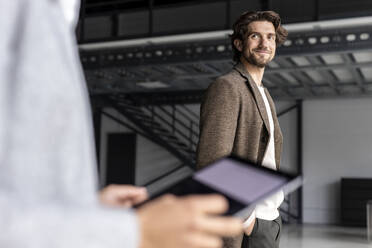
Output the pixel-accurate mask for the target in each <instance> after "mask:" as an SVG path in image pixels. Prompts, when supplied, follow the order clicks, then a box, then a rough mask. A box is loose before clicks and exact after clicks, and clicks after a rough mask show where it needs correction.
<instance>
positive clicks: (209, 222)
mask: <svg viewBox="0 0 372 248" xmlns="http://www.w3.org/2000/svg"><path fill="white" fill-rule="evenodd" d="M197 226H198V227H197V228H198V229H199V230H200V231H203V232H208V233H211V234H214V235H220V236H236V235H239V234H241V233H242V232H243V222H242V220H240V219H238V218H235V217H219V216H206V217H205V218H200V220H199V221H198V224H197Z"/></svg>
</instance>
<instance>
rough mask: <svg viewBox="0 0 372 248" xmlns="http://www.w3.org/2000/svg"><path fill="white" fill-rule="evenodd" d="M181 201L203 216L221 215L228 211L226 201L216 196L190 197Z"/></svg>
mask: <svg viewBox="0 0 372 248" xmlns="http://www.w3.org/2000/svg"><path fill="white" fill-rule="evenodd" d="M182 200H183V201H185V204H186V205H187V206H188V207H190V209H192V210H194V211H197V212H199V213H204V214H222V213H224V212H226V211H227V209H228V202H227V200H226V199H225V198H224V197H223V196H221V195H217V194H211V195H191V196H186V197H183V199H182Z"/></svg>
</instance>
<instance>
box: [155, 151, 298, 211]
mask: <svg viewBox="0 0 372 248" xmlns="http://www.w3.org/2000/svg"><path fill="white" fill-rule="evenodd" d="M301 184H302V177H301V176H300V175H291V174H289V173H284V172H280V171H275V170H271V169H268V168H266V167H263V166H260V165H256V164H254V163H250V162H248V161H245V160H242V159H239V158H236V157H232V156H229V157H225V158H222V159H219V160H217V161H215V162H214V163H212V164H210V165H208V166H206V167H204V168H203V169H201V170H199V171H196V172H194V173H193V174H192V175H191V176H189V177H187V178H185V179H183V180H181V181H180V182H177V183H176V184H173V185H171V186H169V187H168V188H166V189H164V190H162V191H161V192H159V193H157V194H156V195H153V196H151V199H153V198H156V197H158V196H160V195H163V194H167V193H169V194H174V195H177V196H184V195H189V194H210V193H217V194H222V195H223V196H225V197H226V198H227V200H228V201H229V209H228V211H227V213H226V215H234V216H239V217H242V218H248V217H249V216H250V214H251V212H252V211H253V210H254V208H255V206H256V204H257V203H259V202H260V201H262V200H264V199H265V198H267V197H269V196H271V195H273V194H275V193H276V192H279V191H283V193H284V194H288V193H290V192H292V191H293V190H295V189H296V188H298V187H299V186H300V185H301Z"/></svg>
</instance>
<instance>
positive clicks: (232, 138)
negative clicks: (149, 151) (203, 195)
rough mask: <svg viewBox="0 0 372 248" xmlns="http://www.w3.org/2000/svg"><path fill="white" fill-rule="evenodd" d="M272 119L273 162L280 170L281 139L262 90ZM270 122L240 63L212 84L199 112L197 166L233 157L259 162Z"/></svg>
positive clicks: (200, 166)
mask: <svg viewBox="0 0 372 248" xmlns="http://www.w3.org/2000/svg"><path fill="white" fill-rule="evenodd" d="M265 93H266V96H267V99H268V101H269V104H270V107H271V112H272V113H273V119H274V138H275V140H274V142H275V160H276V165H277V167H278V168H279V164H280V154H281V151H282V143H283V136H282V132H281V130H280V126H279V122H278V118H277V116H276V110H275V106H274V102H273V100H272V98H271V96H270V94H269V92H268V91H267V89H265ZM269 131H270V129H269V119H268V116H267V113H266V108H265V103H264V101H263V98H262V96H261V93H260V92H259V89H258V87H257V85H256V84H255V82H254V81H253V79H252V78H251V76H250V75H249V73H248V72H247V71H246V70H245V68H244V66H243V65H242V64H238V65H236V66H235V67H234V69H233V70H232V71H231V72H229V73H228V74H226V75H223V76H221V77H219V78H217V80H216V81H215V82H213V83H212V84H211V85H210V86H209V87H208V89H207V92H206V95H205V98H204V101H203V103H202V105H201V110H200V136H199V144H198V148H197V167H198V168H202V167H204V166H205V165H207V164H210V163H212V162H213V161H215V160H217V159H219V158H222V157H224V156H227V155H230V154H233V155H235V156H238V157H241V158H244V159H247V160H249V161H252V162H254V163H258V164H260V163H262V160H263V157H264V155H265V152H266V149H267V147H268V144H269V138H270V135H269Z"/></svg>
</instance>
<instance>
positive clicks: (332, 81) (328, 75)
mask: <svg viewBox="0 0 372 248" xmlns="http://www.w3.org/2000/svg"><path fill="white" fill-rule="evenodd" d="M306 59H307V60H308V61H309V62H310V63H311V64H312V65H317V66H320V67H321V68H322V67H324V66H327V65H326V64H325V62H324V60H323V59H322V58H321V57H320V56H307V57H306ZM318 73H319V74H320V75H321V76H323V77H324V78H325V79H326V81H327V83H328V84H329V86H330V87H331V88H332V89H333V90H334V91H335V93H336V94H337V95H339V94H340V93H341V92H340V90H339V89H338V88H337V82H336V80H335V78H334V76H333V75H332V74H331V73H330V72H329V71H327V70H319V71H318Z"/></svg>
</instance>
